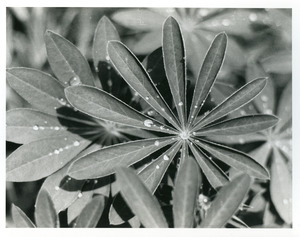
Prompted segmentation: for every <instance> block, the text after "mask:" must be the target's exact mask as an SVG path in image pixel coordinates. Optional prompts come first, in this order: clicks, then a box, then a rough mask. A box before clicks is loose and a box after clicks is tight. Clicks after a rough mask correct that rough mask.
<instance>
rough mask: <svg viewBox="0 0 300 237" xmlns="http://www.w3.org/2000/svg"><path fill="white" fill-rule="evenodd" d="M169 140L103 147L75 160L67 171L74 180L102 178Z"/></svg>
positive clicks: (161, 146)
mask: <svg viewBox="0 0 300 237" xmlns="http://www.w3.org/2000/svg"><path fill="white" fill-rule="evenodd" d="M173 142H175V141H173V140H172V139H171V138H169V137H168V138H152V139H145V140H140V141H133V142H127V143H123V144H117V145H113V146H109V147H105V148H103V149H101V150H99V151H96V152H92V153H90V154H88V155H86V156H83V157H81V158H80V159H78V160H76V161H75V162H74V163H73V165H72V166H71V168H70V170H69V175H70V176H71V177H74V178H75V179H92V178H99V177H104V176H107V175H110V174H113V173H114V172H115V168H116V167H118V166H130V165H132V164H134V163H136V162H138V161H140V160H142V159H143V158H145V157H146V156H148V155H150V154H152V153H154V152H155V151H157V150H159V149H161V148H163V147H165V146H167V145H169V144H171V143H173Z"/></svg>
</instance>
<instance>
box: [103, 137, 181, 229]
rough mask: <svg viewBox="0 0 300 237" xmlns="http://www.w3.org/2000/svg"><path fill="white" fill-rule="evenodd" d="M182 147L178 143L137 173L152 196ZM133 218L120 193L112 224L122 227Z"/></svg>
mask: <svg viewBox="0 0 300 237" xmlns="http://www.w3.org/2000/svg"><path fill="white" fill-rule="evenodd" d="M181 145H182V143H181V142H180V141H178V142H176V143H175V144H173V145H172V146H171V147H170V148H169V149H168V150H167V151H165V152H164V153H162V154H161V155H160V156H159V157H158V158H157V159H155V160H154V161H152V162H151V163H150V164H146V166H145V167H143V168H142V169H141V170H140V171H138V172H137V174H138V176H139V178H140V179H141V180H142V181H143V183H144V184H145V186H146V187H147V188H148V190H149V191H150V192H151V193H152V194H154V192H155V191H156V189H157V187H158V185H159V184H160V182H161V180H162V179H163V177H164V175H165V173H166V171H167V169H168V167H169V166H170V164H171V162H172V160H173V159H174V157H175V155H176V154H177V152H178V151H179V149H180V147H181ZM133 216H134V215H133V214H132V212H131V211H130V208H129V207H128V206H127V204H126V202H125V201H124V200H123V198H122V196H121V195H120V193H118V194H117V195H116V196H115V198H114V200H113V204H112V206H111V208H110V211H109V221H110V224H113V225H120V224H122V223H124V222H125V221H128V220H130V218H132V217H133Z"/></svg>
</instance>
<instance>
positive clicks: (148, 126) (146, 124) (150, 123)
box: [144, 119, 153, 128]
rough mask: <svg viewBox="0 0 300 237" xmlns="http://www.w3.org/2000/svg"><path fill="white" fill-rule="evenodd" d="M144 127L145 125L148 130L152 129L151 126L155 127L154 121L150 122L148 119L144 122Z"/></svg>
mask: <svg viewBox="0 0 300 237" xmlns="http://www.w3.org/2000/svg"><path fill="white" fill-rule="evenodd" d="M144 125H145V127H147V128H151V126H152V125H153V122H152V120H150V119H146V120H145V121H144Z"/></svg>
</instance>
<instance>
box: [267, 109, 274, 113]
mask: <svg viewBox="0 0 300 237" xmlns="http://www.w3.org/2000/svg"><path fill="white" fill-rule="evenodd" d="M265 113H266V114H273V111H272V110H271V109H267V110H266V111H265Z"/></svg>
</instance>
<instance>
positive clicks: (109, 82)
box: [107, 79, 113, 87]
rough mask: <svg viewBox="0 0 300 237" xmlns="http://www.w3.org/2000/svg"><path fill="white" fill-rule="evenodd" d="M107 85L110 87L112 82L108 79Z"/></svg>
mask: <svg viewBox="0 0 300 237" xmlns="http://www.w3.org/2000/svg"><path fill="white" fill-rule="evenodd" d="M107 85H108V86H109V87H112V85H113V83H112V80H110V79H109V80H108V81H107Z"/></svg>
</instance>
